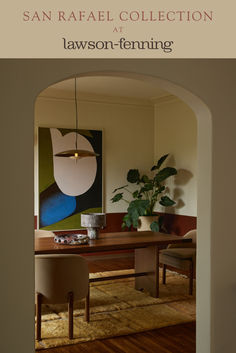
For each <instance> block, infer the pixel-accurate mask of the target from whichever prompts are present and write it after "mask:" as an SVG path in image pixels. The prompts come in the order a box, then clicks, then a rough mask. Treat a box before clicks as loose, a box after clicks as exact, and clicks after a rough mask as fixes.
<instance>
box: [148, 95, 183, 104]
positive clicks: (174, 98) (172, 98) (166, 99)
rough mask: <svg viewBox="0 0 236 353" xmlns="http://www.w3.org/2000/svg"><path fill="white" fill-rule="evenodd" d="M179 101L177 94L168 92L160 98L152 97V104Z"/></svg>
mask: <svg viewBox="0 0 236 353" xmlns="http://www.w3.org/2000/svg"><path fill="white" fill-rule="evenodd" d="M179 101H180V99H179V98H178V97H177V96H174V95H173V94H169V95H167V96H163V97H160V98H152V102H153V104H169V103H174V102H179Z"/></svg>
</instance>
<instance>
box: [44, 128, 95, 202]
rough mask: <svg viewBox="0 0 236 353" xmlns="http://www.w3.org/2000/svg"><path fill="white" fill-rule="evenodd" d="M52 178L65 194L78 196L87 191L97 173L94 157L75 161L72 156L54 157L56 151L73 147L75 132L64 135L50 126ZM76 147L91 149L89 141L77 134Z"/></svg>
mask: <svg viewBox="0 0 236 353" xmlns="http://www.w3.org/2000/svg"><path fill="white" fill-rule="evenodd" d="M50 133H51V139H52V150H53V171H54V179H55V181H56V183H57V185H58V187H59V189H60V190H61V191H62V192H63V193H64V194H66V195H70V196H78V195H82V194H84V193H85V192H86V191H88V190H89V189H90V188H91V186H92V185H93V183H94V180H95V177H96V173H97V160H96V157H85V158H81V159H78V160H77V161H76V160H75V159H72V158H66V157H56V156H54V155H55V154H56V153H59V152H62V151H67V150H72V149H74V148H75V137H76V133H75V132H70V133H68V134H66V135H64V136H62V134H61V133H60V131H59V130H58V129H54V128H51V129H50ZM77 135H78V136H77V138H78V140H77V141H78V142H77V147H78V149H81V150H87V151H92V152H94V150H93V147H92V145H91V144H90V142H89V141H88V140H87V139H86V138H85V137H84V136H82V135H80V134H77Z"/></svg>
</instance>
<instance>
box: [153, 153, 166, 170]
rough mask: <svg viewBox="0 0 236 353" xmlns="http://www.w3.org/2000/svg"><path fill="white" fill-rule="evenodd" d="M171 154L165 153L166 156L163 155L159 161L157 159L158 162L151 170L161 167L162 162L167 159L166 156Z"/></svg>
mask: <svg viewBox="0 0 236 353" xmlns="http://www.w3.org/2000/svg"><path fill="white" fill-rule="evenodd" d="M168 156H169V154H165V155H164V156H162V157H161V158H160V159H159V160H158V161H157V164H156V165H154V166H153V167H152V168H151V171H153V170H156V169H159V168H160V167H161V166H162V164H163V163H164V161H165V160H166V158H167V157H168Z"/></svg>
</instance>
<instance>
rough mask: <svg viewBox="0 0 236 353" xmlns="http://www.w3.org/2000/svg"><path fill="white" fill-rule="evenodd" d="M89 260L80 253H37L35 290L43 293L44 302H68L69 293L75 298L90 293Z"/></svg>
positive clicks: (83, 296)
mask: <svg viewBox="0 0 236 353" xmlns="http://www.w3.org/2000/svg"><path fill="white" fill-rule="evenodd" d="M88 285H89V271H88V265H87V261H86V260H85V259H84V258H83V257H81V256H79V255H70V254H65V255H62V254H60V255H59V254H58V255H35V291H36V293H41V294H42V296H43V297H42V303H48V304H50V303H51V304H52V303H66V302H67V300H68V293H69V292H73V295H74V299H75V300H76V299H82V298H85V297H86V295H87V294H88Z"/></svg>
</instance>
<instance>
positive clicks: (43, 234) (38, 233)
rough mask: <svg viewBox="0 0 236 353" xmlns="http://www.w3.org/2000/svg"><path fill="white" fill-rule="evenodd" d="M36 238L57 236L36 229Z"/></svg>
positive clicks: (48, 231) (47, 231)
mask: <svg viewBox="0 0 236 353" xmlns="http://www.w3.org/2000/svg"><path fill="white" fill-rule="evenodd" d="M34 235H35V238H43V237H54V236H55V234H54V233H53V232H51V231H50V230H43V229H35V231H34Z"/></svg>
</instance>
